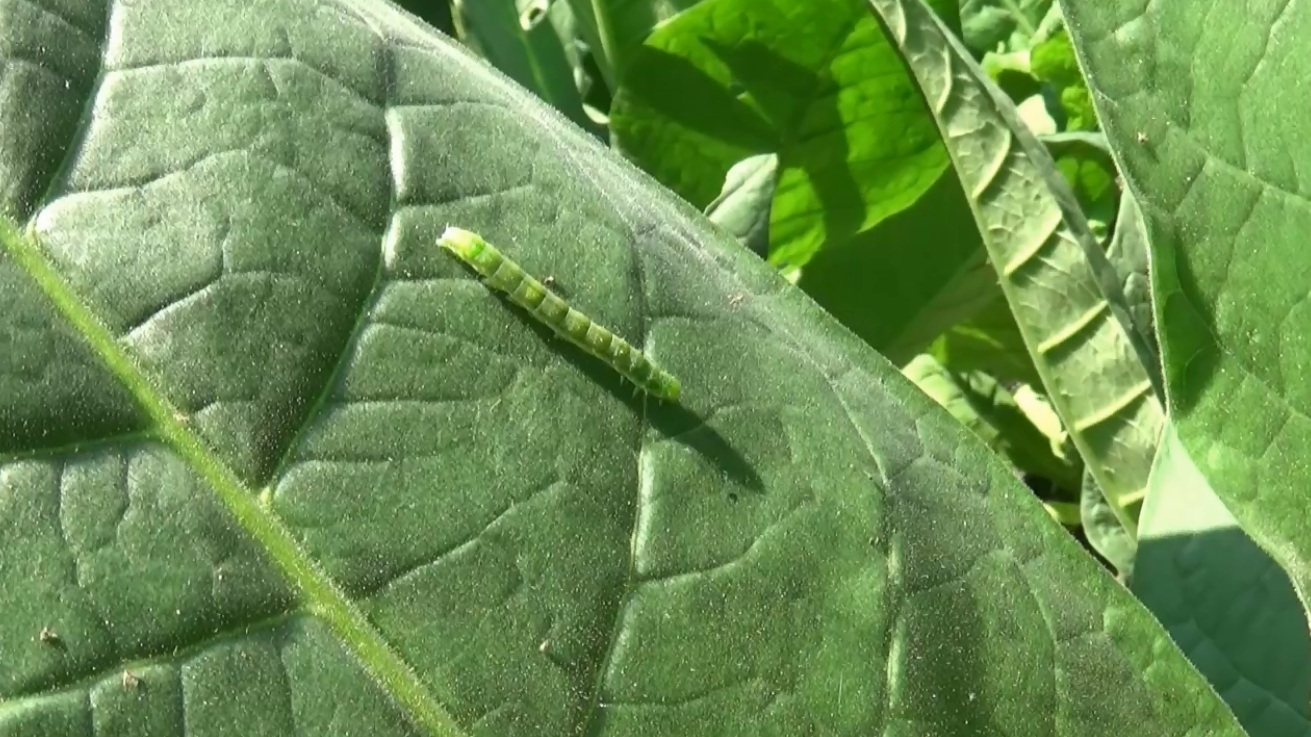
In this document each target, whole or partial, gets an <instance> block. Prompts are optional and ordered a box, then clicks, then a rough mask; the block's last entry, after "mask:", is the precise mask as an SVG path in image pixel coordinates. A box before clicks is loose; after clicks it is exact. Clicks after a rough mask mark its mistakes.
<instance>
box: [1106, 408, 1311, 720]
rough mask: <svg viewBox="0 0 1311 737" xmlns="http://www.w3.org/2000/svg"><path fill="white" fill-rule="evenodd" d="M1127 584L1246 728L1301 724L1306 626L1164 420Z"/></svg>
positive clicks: (1308, 688)
mask: <svg viewBox="0 0 1311 737" xmlns="http://www.w3.org/2000/svg"><path fill="white" fill-rule="evenodd" d="M1138 530H1139V535H1140V538H1139V542H1140V552H1139V555H1138V567H1137V569H1136V570H1135V573H1134V576H1133V583H1132V587H1133V591H1134V593H1136V594H1137V595H1138V597H1139V598H1140V599H1142V601H1143V603H1144V604H1146V605H1147V606H1148V607H1150V608H1151V609H1152V611H1153V612H1155V613H1156V616H1157V618H1158V619H1160V620H1161V623H1162V624H1164V625H1165V626H1166V628H1167V629H1169V630H1170V634H1171V635H1172V636H1173V637H1174V640H1175V642H1177V643H1179V646H1180V647H1181V648H1183V651H1184V652H1185V653H1187V654H1188V657H1189V658H1190V659H1191V660H1192V661H1193V664H1194V665H1196V666H1197V668H1198V669H1199V670H1201V671H1202V673H1203V674H1205V675H1206V676H1207V678H1209V679H1210V680H1211V684H1212V685H1213V686H1215V688H1216V690H1217V691H1218V692H1219V693H1220V695H1222V696H1223V697H1224V698H1225V701H1227V702H1229V706H1230V707H1232V708H1233V710H1234V714H1235V715H1237V716H1238V719H1239V721H1241V722H1242V723H1243V726H1244V727H1246V728H1247V731H1248V734H1250V735H1252V737H1297V736H1299V735H1305V734H1308V733H1309V732H1311V709H1309V708H1308V701H1307V693H1308V692H1311V658H1308V657H1307V653H1308V652H1311V635H1309V634H1308V633H1307V628H1306V618H1305V615H1304V614H1303V613H1302V607H1301V605H1300V604H1299V603H1298V600H1297V595H1296V594H1294V593H1293V587H1292V584H1291V583H1290V582H1289V580H1288V575H1287V574H1286V573H1284V572H1283V570H1281V569H1280V568H1279V566H1278V565H1277V564H1276V563H1275V562H1274V561H1273V560H1271V559H1270V556H1268V555H1267V554H1266V553H1265V552H1264V551H1263V550H1261V548H1260V547H1258V546H1257V545H1256V544H1255V543H1253V542H1252V540H1251V538H1249V537H1248V536H1247V535H1246V534H1244V533H1243V531H1242V529H1241V528H1239V527H1238V522H1237V521H1236V520H1235V519H1234V518H1233V515H1231V514H1230V513H1229V510H1227V509H1225V505H1224V504H1223V503H1222V502H1221V501H1220V499H1219V498H1217V497H1216V495H1215V492H1213V491H1212V490H1211V487H1210V485H1209V484H1208V483H1207V481H1206V478H1205V477H1204V476H1203V475H1202V473H1201V471H1200V470H1199V469H1198V468H1197V466H1196V465H1195V464H1194V463H1193V461H1192V459H1191V458H1190V457H1189V456H1188V451H1187V450H1185V449H1184V447H1183V446H1182V445H1181V444H1180V443H1179V440H1178V437H1177V436H1176V434H1175V433H1174V431H1173V429H1172V428H1171V427H1168V426H1167V429H1166V432H1165V434H1164V435H1163V436H1162V440H1161V452H1160V454H1159V455H1158V456H1157V459H1156V465H1155V466H1154V467H1153V469H1152V480H1151V485H1150V491H1149V493H1148V495H1147V502H1146V504H1144V505H1143V513H1142V519H1141V522H1140V525H1139V528H1138Z"/></svg>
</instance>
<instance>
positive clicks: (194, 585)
mask: <svg viewBox="0 0 1311 737" xmlns="http://www.w3.org/2000/svg"><path fill="white" fill-rule="evenodd" d="M8 8H9V11H8V12H9V13H10V14H9V15H6V16H4V19H5V20H4V22H3V25H0V33H2V34H3V37H4V39H5V41H6V43H5V44H4V46H3V48H4V49H5V54H6V58H5V69H6V75H5V78H4V85H3V87H0V166H3V176H0V182H3V183H4V191H3V209H4V211H5V213H6V216H7V217H6V222H5V229H4V231H3V233H2V234H0V243H2V244H3V251H2V252H0V253H2V254H3V255H0V300H3V310H2V311H0V315H3V317H2V318H0V320H2V321H0V326H3V328H2V329H3V335H4V338H5V344H6V345H7V346H9V347H11V348H13V350H9V351H6V352H4V354H3V358H0V429H2V431H0V603H2V605H3V620H4V627H0V694H2V695H3V697H4V701H3V702H0V734H5V735H19V734H42V735H83V734H91V733H95V734H98V735H128V734H131V735H143V734H148V735H157V734H182V733H184V732H185V733H186V734H189V735H205V734H218V733H231V732H232V731H233V730H234V729H240V730H242V732H243V733H249V734H292V733H305V734H330V735H338V734H340V735H345V734H363V733H367V734H375V735H407V734H430V735H456V734H477V735H542V734H593V735H599V734H604V735H645V734H660V735H674V734H698V735H718V734H743V735H747V734H751V735H757V734H807V733H824V734H846V735H864V734H923V735H927V734H936V735H977V734H985V733H995V734H1001V733H1006V734H1034V735H1039V734H1051V735H1055V734H1061V735H1067V734H1068V735H1075V734H1106V733H1114V734H1122V735H1143V736H1144V737H1146V736H1148V735H1150V736H1151V737H1159V735H1184V734H1190V735H1201V734H1208V735H1221V734H1234V735H1236V734H1239V731H1238V729H1237V727H1236V726H1235V725H1234V723H1233V721H1232V718H1231V717H1230V716H1229V715H1228V712H1227V711H1226V710H1225V709H1224V707H1223V705H1222V704H1221V703H1220V702H1219V701H1218V700H1217V699H1215V697H1214V696H1213V695H1212V693H1211V692H1210V691H1209V689H1208V688H1207V687H1206V686H1205V684H1204V683H1203V682H1202V681H1201V679H1200V678H1199V677H1198V676H1197V674H1196V672H1195V671H1193V670H1191V668H1190V667H1189V666H1188V665H1187V664H1186V661H1184V659H1183V657H1182V655H1181V654H1180V653H1179V652H1178V650H1177V649H1175V648H1174V647H1173V646H1172V645H1170V644H1169V642H1168V640H1167V639H1166V637H1165V635H1164V632H1163V631H1162V630H1161V629H1160V627H1159V626H1157V625H1156V624H1155V622H1154V621H1153V620H1151V619H1150V617H1149V615H1148V614H1147V613H1146V611H1145V610H1144V609H1143V608H1142V607H1141V606H1140V605H1139V604H1138V603H1137V602H1136V601H1135V600H1133V599H1132V597H1130V596H1129V595H1128V594H1127V593H1126V592H1125V591H1123V590H1122V589H1121V588H1119V587H1118V586H1117V585H1116V584H1114V582H1113V581H1112V580H1111V579H1110V578H1109V577H1107V576H1106V575H1105V574H1103V573H1102V572H1100V571H1099V570H1098V569H1097V567H1096V565H1095V564H1094V563H1093V562H1092V561H1091V559H1089V558H1088V557H1087V556H1085V555H1084V554H1082V553H1081V552H1080V551H1079V550H1078V549H1077V547H1076V546H1075V545H1074V544H1073V543H1072V542H1071V541H1070V540H1069V539H1068V538H1067V537H1066V536H1065V535H1064V533H1063V532H1061V530H1060V529H1059V528H1058V527H1057V526H1056V525H1054V524H1053V523H1051V522H1050V521H1049V520H1047V519H1045V518H1044V515H1043V514H1042V512H1041V510H1040V508H1039V506H1038V505H1037V504H1036V503H1035V501H1034V500H1033V498H1032V497H1031V495H1030V494H1029V493H1028V492H1027V491H1026V490H1025V489H1023V488H1022V487H1021V486H1020V485H1019V484H1018V483H1016V482H1015V481H1014V479H1012V478H1010V477H1009V475H1008V473H1007V470H1006V468H1005V467H1004V465H1003V464H1002V463H1001V462H1000V461H999V460H997V459H996V458H994V457H990V455H989V453H988V451H987V450H986V448H984V447H983V446H982V445H981V444H980V443H979V442H978V441H977V440H975V439H973V438H971V437H970V436H969V435H967V433H966V432H965V431H964V430H963V429H962V428H960V427H958V426H957V425H955V424H954V421H953V420H952V419H951V418H950V417H949V416H948V415H947V413H946V412H945V411H942V410H941V409H938V408H936V407H935V406H934V405H933V403H932V402H931V401H930V400H929V399H927V398H926V397H924V396H922V395H921V394H919V393H918V392H917V391H915V390H914V389H913V387H912V386H911V385H910V384H909V383H908V382H907V381H905V380H904V379H902V378H901V377H900V376H899V375H898V374H897V372H896V371H895V369H894V368H893V367H892V366H891V365H889V364H888V363H886V362H885V361H884V360H883V359H881V358H879V357H878V356H877V355H875V354H873V353H872V352H871V351H870V350H868V349H867V348H865V347H864V346H863V345H862V344H861V343H860V342H859V341H857V340H856V339H855V338H854V337H852V336H851V335H850V334H849V333H847V332H846V331H844V330H843V329H841V328H840V327H838V326H837V325H836V324H835V323H834V322H833V321H832V320H831V319H830V318H828V317H827V316H826V315H824V314H823V313H822V312H821V311H820V310H818V308H816V307H815V306H814V304H813V303H811V302H810V301H808V300H807V299H806V298H805V297H804V296H802V295H801V294H800V293H799V292H798V291H797V290H795V289H793V288H791V287H789V286H788V285H786V284H785V283H784V282H783V281H782V280H781V279H780V278H779V277H778V276H777V275H775V274H774V273H772V272H771V271H770V270H769V269H768V268H767V267H766V266H765V265H763V264H761V263H760V262H759V260H758V259H756V258H755V257H754V256H752V255H751V254H749V253H747V252H745V251H744V250H742V249H741V248H740V247H738V246H736V245H735V244H734V243H732V242H731V240H730V239H729V238H728V237H727V236H726V235H724V234H722V233H720V232H718V231H716V230H714V229H712V228H711V227H709V226H708V225H707V224H706V222H705V221H704V220H703V219H702V218H701V216H700V215H699V214H697V213H696V212H694V211H693V210H692V209H691V208H690V207H689V206H686V205H684V204H682V203H680V202H679V201H677V200H676V199H675V198H673V197H672V196H671V195H669V194H668V193H666V192H665V191H663V190H662V189H660V188H659V187H657V186H656V185H654V184H653V183H652V181H651V180H650V179H649V178H647V177H645V176H644V175H641V174H639V173H638V172H637V171H635V170H634V169H632V168H631V167H629V166H628V165H627V164H624V163H623V162H622V161H621V160H620V159H619V158H618V157H617V156H615V155H613V154H611V153H609V152H607V151H605V150H604V149H603V148H601V147H600V146H599V145H597V144H596V143H595V142H594V141H592V140H589V139H588V138H587V137H586V136H584V135H583V134H581V133H580V132H578V131H577V130H575V129H574V128H572V127H571V126H570V125H569V124H568V123H566V122H565V121H564V119H563V118H562V117H560V116H559V115H557V114H555V113H554V112H552V111H550V110H548V109H547V108H545V107H544V106H543V105H542V104H541V103H540V102H538V101H537V100H536V99H534V98H533V97H532V96H531V95H529V94H528V93H527V92H525V91H523V90H520V89H518V88H516V87H514V86H512V85H511V84H510V83H509V82H508V81H507V80H506V78H505V77H503V76H501V75H499V74H497V73H494V72H492V71H491V70H490V69H489V68H488V67H487V66H485V65H484V64H483V63H482V62H480V61H477V60H475V59H474V58H472V57H471V56H470V55H468V54H467V53H466V52H464V51H462V50H460V49H459V48H457V47H456V45H455V44H453V43H451V42H449V41H448V40H446V39H443V38H440V37H437V36H435V35H434V34H432V33H431V32H430V31H429V30H427V29H426V28H424V27H422V26H421V25H419V24H418V23H417V22H415V21H414V20H413V19H412V18H411V17H410V16H407V15H403V14H401V13H399V12H398V11H396V10H395V9H394V8H393V7H392V6H390V5H386V4H381V3H375V2H367V1H366V0H357V1H355V2H347V1H346V0H339V1H338V2H323V3H312V2H308V0H281V1H279V2H266V3H261V4H258V5H252V4H249V3H245V2H236V1H232V2H211V3H195V2H192V1H191V0H133V1H132V2H120V3H115V4H113V5H112V6H108V5H103V4H94V3H83V2H72V1H70V2H65V3H58V2H54V1H53V0H51V1H50V2H47V3H46V4H43V5H42V4H34V3H27V4H18V5H12V6H8ZM447 223H458V224H460V225H462V226H464V227H469V228H473V229H477V230H479V231H481V232H483V233H484V234H486V235H487V236H488V237H489V238H490V239H491V240H492V241H493V242H495V243H497V244H498V245H500V246H501V247H502V249H503V250H504V251H505V252H507V253H509V254H513V256H514V257H515V258H516V259H517V260H518V261H519V262H520V263H522V264H523V265H524V266H525V267H526V268H528V269H529V270H530V271H532V272H534V273H537V274H539V275H543V276H544V275H547V274H551V275H553V276H555V277H556V279H557V283H559V284H561V285H564V286H565V287H567V288H568V290H569V292H570V293H571V295H572V296H573V298H574V301H575V302H576V303H577V304H578V305H579V306H580V307H582V308H583V309H585V310H586V311H587V312H588V313H589V314H591V315H593V316H594V317H597V318H598V319H601V320H603V321H604V322H605V323H606V324H607V325H610V326H612V327H613V328H614V329H615V330H617V331H618V332H619V333H621V334H623V335H625V336H627V337H629V338H631V339H632V340H634V341H635V342H636V343H637V344H639V345H641V346H643V347H644V348H645V349H646V350H648V351H649V352H650V353H651V355H652V356H653V357H654V358H655V359H656V360H658V361H659V362H660V363H661V364H662V365H664V366H665V367H667V368H668V369H670V370H671V371H673V372H674V373H675V374H676V375H678V376H679V377H680V378H681V379H682V381H683V386H684V396H685V401H684V402H683V403H682V404H681V405H679V406H669V405H659V404H654V403H643V402H642V401H641V400H640V399H639V398H634V397H633V395H632V391H631V389H630V388H629V387H628V386H626V385H624V384H623V383H622V382H621V381H620V380H619V379H618V378H616V377H615V376H614V375H612V373H611V372H609V371H608V370H607V369H606V368H605V367H603V366H597V365H595V363H594V362H592V361H590V360H589V359H588V358H587V357H585V356H582V355H579V354H578V353H577V352H576V351H572V350H570V349H569V348H568V346H562V345H561V344H560V343H559V342H552V341H550V340H549V339H548V337H549V336H548V335H547V334H546V333H545V331H543V330H542V329H541V327H540V326H538V325H536V324H535V323H533V322H531V320H529V319H527V318H525V317H524V316H523V315H521V314H520V313H518V312H516V311H515V310H514V309H513V308H512V307H511V306H510V305H508V304H506V303H505V302H504V301H502V300H500V299H498V298H496V297H495V296H493V295H492V294H491V293H490V292H489V291H488V290H486V289H484V288H483V287H482V286H480V285H479V284H478V283H477V282H476V281H474V280H473V279H472V278H471V277H470V276H469V274H468V273H467V272H466V271H465V270H464V269H463V268H462V267H461V266H460V265H459V264H458V263H453V262H452V260H451V259H450V258H449V257H447V256H445V255H444V254H441V253H439V252H437V251H436V249H435V248H434V247H433V241H434V239H435V238H436V236H437V234H438V233H439V232H440V231H441V229H442V228H443V227H444V226H445V225H446V224H447ZM737 295H740V296H741V298H740V299H738V298H734V297H735V296H737Z"/></svg>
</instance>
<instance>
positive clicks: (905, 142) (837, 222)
mask: <svg viewBox="0 0 1311 737" xmlns="http://www.w3.org/2000/svg"><path fill="white" fill-rule="evenodd" d="M936 1H937V4H938V5H939V6H940V7H941V8H942V9H943V10H944V11H947V10H952V9H953V4H952V2H951V1H950V0H936ZM611 124H612V130H613V132H614V136H615V145H616V147H617V148H619V149H620V150H622V151H624V152H625V153H626V154H627V155H629V156H630V157H632V158H633V159H634V160H636V161H637V162H638V163H639V164H641V166H642V168H643V169H645V170H646V171H648V172H651V173H652V174H653V175H655V177H656V178H657V179H659V180H660V181H661V182H663V183H664V184H665V185H666V186H668V187H670V188H672V189H673V190H674V191H675V192H677V193H678V194H680V195H682V196H683V197H684V199H686V200H688V201H689V202H691V203H693V204H694V205H697V206H705V204H706V203H708V202H710V200H712V199H713V198H714V197H715V195H716V194H717V193H718V192H719V189H720V184H721V183H722V182H723V181H724V177H725V175H726V174H727V172H728V170H729V168H730V167H732V166H733V165H734V164H735V163H737V162H738V161H740V160H742V159H745V158H747V157H749V156H752V155H756V154H769V153H775V154H777V155H778V157H779V163H778V167H779V176H778V184H777V189H776V192H775V199H774V204H773V212H772V214H771V220H770V242H771V247H770V259H771V261H772V262H773V263H775V264H777V265H783V266H787V267H789V268H795V267H800V266H802V265H804V264H805V263H806V262H807V261H808V260H809V259H810V258H811V257H812V256H814V254H815V253H816V252H817V251H818V250H820V249H821V248H825V249H827V248H839V247H842V246H845V245H847V244H848V243H849V242H850V241H851V239H852V238H853V237H854V236H855V235H856V234H857V233H860V232H862V231H866V230H868V229H870V228H872V227H873V226H874V225H876V224H877V223H879V222H880V221H882V220H884V219H885V218H887V217H889V216H891V215H893V214H895V213H897V212H900V211H901V210H904V209H905V208H907V207H909V206H910V205H912V204H913V203H914V202H915V201H916V200H917V199H918V198H919V197H920V196H921V195H922V194H924V192H925V191H926V190H928V188H929V187H930V186H932V185H933V183H934V182H935V181H937V180H938V178H939V177H940V175H941V174H942V172H943V170H944V168H945V167H946V164H947V157H946V154H945V152H944V151H943V149H942V145H941V144H940V143H939V141H938V136H937V132H936V131H935V130H934V127H933V121H932V119H931V118H930V117H929V116H928V115H927V114H926V113H925V111H924V106H923V104H922V102H921V101H920V99H919V96H918V93H917V92H916V91H915V88H914V86H913V83H912V82H911V79H910V77H909V76H908V75H907V74H906V71H905V69H904V68H903V66H902V63H901V60H900V59H898V58H897V54H896V52H895V51H894V50H893V48H892V47H891V46H890V45H889V44H888V42H887V40H886V39H885V38H884V37H883V34H882V33H881V32H880V30H879V27H878V24H877V23H876V22H875V21H874V19H873V18H871V17H870V16H869V11H868V10H867V9H866V7H865V6H864V4H863V3H862V2H861V0H815V1H814V2H806V3H797V2H794V1H793V0H706V2H702V3H700V4H699V5H697V6H696V7H694V8H692V9H691V10H688V11H687V12H684V13H683V14H681V15H679V16H678V17H677V18H675V19H674V20H673V21H671V22H669V23H667V24H665V25H663V26H661V27H660V28H659V29H657V30H656V32H655V33H653V34H652V35H651V37H650V39H648V41H647V43H646V45H644V46H643V47H642V48H641V50H640V51H639V52H638V53H637V54H635V55H634V56H633V59H632V66H631V68H630V71H629V74H627V75H626V77H625V79H624V86H623V87H622V89H621V90H620V92H619V94H618V95H617V96H616V98H615V106H614V111H613V115H612V116H611Z"/></svg>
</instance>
